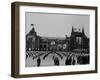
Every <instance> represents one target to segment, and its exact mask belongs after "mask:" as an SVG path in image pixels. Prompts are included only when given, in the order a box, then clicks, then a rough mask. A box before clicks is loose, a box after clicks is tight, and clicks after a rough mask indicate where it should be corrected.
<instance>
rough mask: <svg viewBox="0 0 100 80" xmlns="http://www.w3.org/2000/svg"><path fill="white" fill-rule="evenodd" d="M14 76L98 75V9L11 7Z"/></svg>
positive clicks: (37, 5)
mask: <svg viewBox="0 0 100 80" xmlns="http://www.w3.org/2000/svg"><path fill="white" fill-rule="evenodd" d="M11 59H12V60H11V61H12V76H13V77H40V76H56V75H72V74H85V73H97V7H95V6H81V5H63V4H46V3H28V2H14V3H12V56H11Z"/></svg>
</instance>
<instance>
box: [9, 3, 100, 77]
mask: <svg viewBox="0 0 100 80" xmlns="http://www.w3.org/2000/svg"><path fill="white" fill-rule="evenodd" d="M22 5H23V6H39V7H55V8H56V7H57V8H73V9H88V10H95V70H89V71H76V72H56V73H42V74H25V75H24V74H23V75H20V74H19V71H20V67H19V65H20V64H19V35H20V32H19V31H20V30H19V24H20V21H19V16H20V14H19V7H20V6H22ZM97 13H98V10H97V7H96V6H81V5H65V4H47V3H32V2H13V3H11V76H12V77H15V78H23V77H24V78H25V77H43V76H58V75H72V74H88V73H97V72H98V69H97V68H98V65H97V63H98V61H97V60H98V57H97V56H98V55H97V51H98V48H97V40H98V39H97V36H98V35H97V30H98V28H97V24H98V23H97Z"/></svg>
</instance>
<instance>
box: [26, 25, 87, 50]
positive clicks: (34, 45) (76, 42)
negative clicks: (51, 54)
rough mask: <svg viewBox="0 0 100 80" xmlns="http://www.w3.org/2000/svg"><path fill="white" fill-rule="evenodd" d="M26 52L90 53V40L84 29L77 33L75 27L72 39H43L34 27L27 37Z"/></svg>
mask: <svg viewBox="0 0 100 80" xmlns="http://www.w3.org/2000/svg"><path fill="white" fill-rule="evenodd" d="M26 50H43V51H44V50H45V51H46V50H56V51H57V50H58V51H74V50H86V51H89V38H87V37H86V35H85V33H84V29H82V31H80V30H79V31H75V29H74V28H73V27H72V32H71V36H70V37H67V35H66V36H65V38H50V37H41V36H38V35H37V33H36V32H35V29H34V27H33V28H32V29H31V31H30V32H29V33H28V34H27V35H26Z"/></svg>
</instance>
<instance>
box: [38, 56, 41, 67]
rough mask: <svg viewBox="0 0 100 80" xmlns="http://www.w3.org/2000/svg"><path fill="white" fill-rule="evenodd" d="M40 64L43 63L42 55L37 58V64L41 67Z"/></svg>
mask: <svg viewBox="0 0 100 80" xmlns="http://www.w3.org/2000/svg"><path fill="white" fill-rule="evenodd" d="M40 64H41V59H40V57H39V58H38V59H37V66H38V67H39V66H40Z"/></svg>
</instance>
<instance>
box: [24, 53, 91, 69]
mask: <svg viewBox="0 0 100 80" xmlns="http://www.w3.org/2000/svg"><path fill="white" fill-rule="evenodd" d="M43 54H45V53H41V54H38V55H35V54H34V56H33V54H28V55H26V57H28V56H31V57H33V60H34V59H35V58H36V59H37V66H38V67H39V66H40V65H41V63H42V59H41V55H43ZM64 57H65V59H64V63H65V65H81V64H89V62H90V58H89V55H82V54H81V55H76V54H72V53H70V54H68V55H64ZM52 60H53V62H54V65H55V66H59V65H60V57H59V56H56V55H54V56H52Z"/></svg>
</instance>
